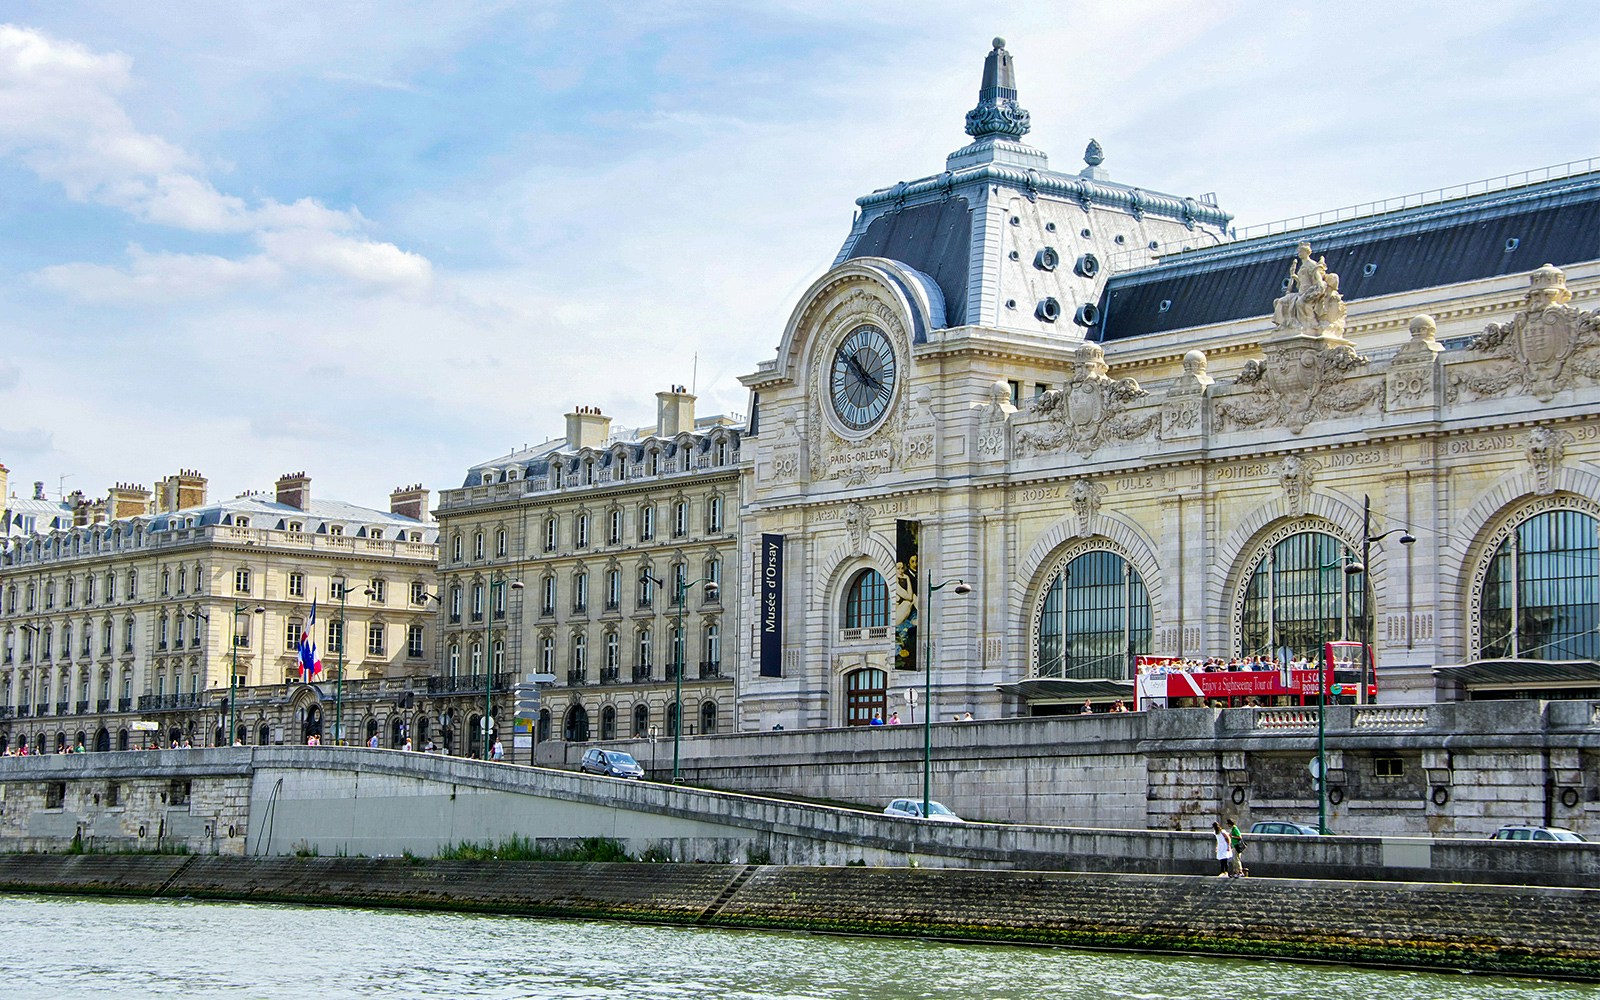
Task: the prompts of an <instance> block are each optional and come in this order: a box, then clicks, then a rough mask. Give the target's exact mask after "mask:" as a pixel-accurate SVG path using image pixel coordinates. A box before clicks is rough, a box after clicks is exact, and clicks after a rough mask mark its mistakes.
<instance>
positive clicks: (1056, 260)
mask: <svg viewBox="0 0 1600 1000" xmlns="http://www.w3.org/2000/svg"><path fill="white" fill-rule="evenodd" d="M1033 266H1034V267H1037V268H1038V269H1039V270H1041V271H1054V270H1055V269H1056V268H1058V267H1060V266H1061V255H1060V254H1058V253H1056V248H1055V247H1045V248H1044V249H1043V250H1040V251H1039V252H1038V254H1037V255H1035V256H1034V258H1033Z"/></svg>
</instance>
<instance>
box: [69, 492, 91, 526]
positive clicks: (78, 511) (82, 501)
mask: <svg viewBox="0 0 1600 1000" xmlns="http://www.w3.org/2000/svg"><path fill="white" fill-rule="evenodd" d="M67 503H68V504H70V505H71V506H72V526H73V527H75V528H81V527H83V526H85V525H87V524H89V523H90V521H91V516H92V515H93V513H94V511H93V507H94V505H93V504H91V503H90V502H89V501H88V499H87V498H85V497H84V495H83V491H82V490H73V491H72V492H71V493H70V494H68V495H67Z"/></svg>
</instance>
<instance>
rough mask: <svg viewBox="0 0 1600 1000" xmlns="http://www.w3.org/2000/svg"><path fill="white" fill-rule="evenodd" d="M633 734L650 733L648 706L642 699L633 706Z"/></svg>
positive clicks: (643, 734) (640, 735)
mask: <svg viewBox="0 0 1600 1000" xmlns="http://www.w3.org/2000/svg"><path fill="white" fill-rule="evenodd" d="M633 735H634V736H635V737H643V736H649V735H650V706H649V705H646V704H645V703H644V702H642V701H641V702H640V703H639V704H637V705H635V706H633Z"/></svg>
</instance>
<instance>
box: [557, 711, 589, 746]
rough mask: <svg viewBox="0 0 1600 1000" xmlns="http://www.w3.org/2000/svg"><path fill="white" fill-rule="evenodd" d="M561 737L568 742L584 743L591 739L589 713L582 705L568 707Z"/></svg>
mask: <svg viewBox="0 0 1600 1000" xmlns="http://www.w3.org/2000/svg"><path fill="white" fill-rule="evenodd" d="M561 738H562V739H564V740H566V741H567V742H568V743H583V742H586V741H587V740H588V739H589V713H588V712H587V711H586V710H585V709H584V707H583V706H582V705H573V706H572V707H571V708H569V709H567V718H566V720H565V722H563V723H562V726H561Z"/></svg>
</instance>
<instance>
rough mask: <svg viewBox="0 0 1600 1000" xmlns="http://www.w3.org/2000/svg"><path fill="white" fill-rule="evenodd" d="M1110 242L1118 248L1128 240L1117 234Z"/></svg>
mask: <svg viewBox="0 0 1600 1000" xmlns="http://www.w3.org/2000/svg"><path fill="white" fill-rule="evenodd" d="M1111 242H1113V243H1115V244H1116V245H1117V246H1119V247H1120V246H1122V244H1124V243H1126V242H1128V238H1127V237H1126V236H1124V235H1122V234H1121V233H1118V234H1117V235H1116V236H1114V237H1112V240H1111Z"/></svg>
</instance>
